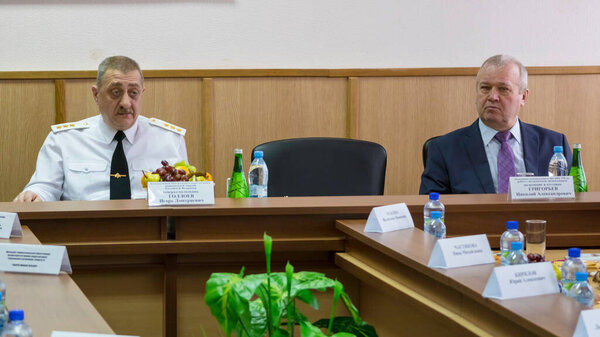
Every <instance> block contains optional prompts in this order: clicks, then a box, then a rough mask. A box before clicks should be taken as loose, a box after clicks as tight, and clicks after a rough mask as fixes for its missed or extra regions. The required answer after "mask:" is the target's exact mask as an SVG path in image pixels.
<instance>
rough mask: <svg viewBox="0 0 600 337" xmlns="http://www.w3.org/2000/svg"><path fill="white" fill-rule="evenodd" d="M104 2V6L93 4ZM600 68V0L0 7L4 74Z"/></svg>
mask: <svg viewBox="0 0 600 337" xmlns="http://www.w3.org/2000/svg"><path fill="white" fill-rule="evenodd" d="M96 2H101V3H102V4H96ZM497 53H507V54H512V55H514V56H516V57H517V58H519V59H521V60H522V61H523V63H524V64H525V65H528V66H570V65H598V64H600V1H592V0H590V1H581V0H568V1H567V0H538V1H534V0H497V1H488V0H479V1H477V0H175V1H168V0H163V1H161V0H149V1H135V0H107V1H94V0H62V1H61V0H48V1H44V0H0V71H15V70H92V69H96V67H97V65H98V63H99V61H101V60H102V59H103V58H104V57H106V56H109V55H115V54H123V55H128V56H131V57H133V58H135V59H136V60H137V61H138V62H139V63H140V65H141V66H142V68H144V69H185V68H194V69H205V68H404V67H475V66H479V65H480V64H481V62H482V61H483V60H484V59H485V58H486V57H488V56H491V55H493V54H497Z"/></svg>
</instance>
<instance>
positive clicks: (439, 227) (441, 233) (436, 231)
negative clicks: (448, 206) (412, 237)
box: [423, 211, 446, 239]
mask: <svg viewBox="0 0 600 337" xmlns="http://www.w3.org/2000/svg"><path fill="white" fill-rule="evenodd" d="M441 216H442V212H440V211H431V221H430V222H429V223H428V224H426V225H425V226H424V227H423V228H424V229H425V232H426V233H429V234H431V235H433V236H435V237H436V238H438V239H443V238H445V237H446V225H444V221H442V219H441Z"/></svg>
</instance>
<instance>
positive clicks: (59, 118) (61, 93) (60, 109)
mask: <svg viewBox="0 0 600 337" xmlns="http://www.w3.org/2000/svg"><path fill="white" fill-rule="evenodd" d="M65 82H66V81H65V80H55V81H54V97H55V100H54V106H55V117H54V122H55V123H56V124H59V123H65V122H66V121H67V103H66V89H65Z"/></svg>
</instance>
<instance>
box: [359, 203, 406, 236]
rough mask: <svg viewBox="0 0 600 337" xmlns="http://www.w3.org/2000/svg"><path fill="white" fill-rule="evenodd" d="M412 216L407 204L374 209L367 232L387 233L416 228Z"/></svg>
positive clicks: (368, 221) (370, 214)
mask: <svg viewBox="0 0 600 337" xmlns="http://www.w3.org/2000/svg"><path fill="white" fill-rule="evenodd" d="M414 227H415V224H414V223H413V219H412V216H411V215H410V212H409V211H408V207H406V204H405V203H401V204H393V205H387V206H380V207H373V209H372V210H371V213H369V218H368V219H367V225H366V226H365V232H373V233H385V232H391V231H395V230H399V229H406V228H414Z"/></svg>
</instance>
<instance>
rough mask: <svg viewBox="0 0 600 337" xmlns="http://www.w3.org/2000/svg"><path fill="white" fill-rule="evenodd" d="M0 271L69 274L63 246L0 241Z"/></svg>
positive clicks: (68, 264) (66, 255) (68, 265)
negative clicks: (62, 272)
mask: <svg viewBox="0 0 600 337" xmlns="http://www.w3.org/2000/svg"><path fill="white" fill-rule="evenodd" d="M0 271H8V272H15V273H33V274H53V275H58V274H59V273H60V272H61V271H64V272H65V273H68V274H71V273H72V271H71V262H70V261H69V255H68V254H67V249H66V248H65V246H49V245H25V244H16V243H0Z"/></svg>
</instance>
